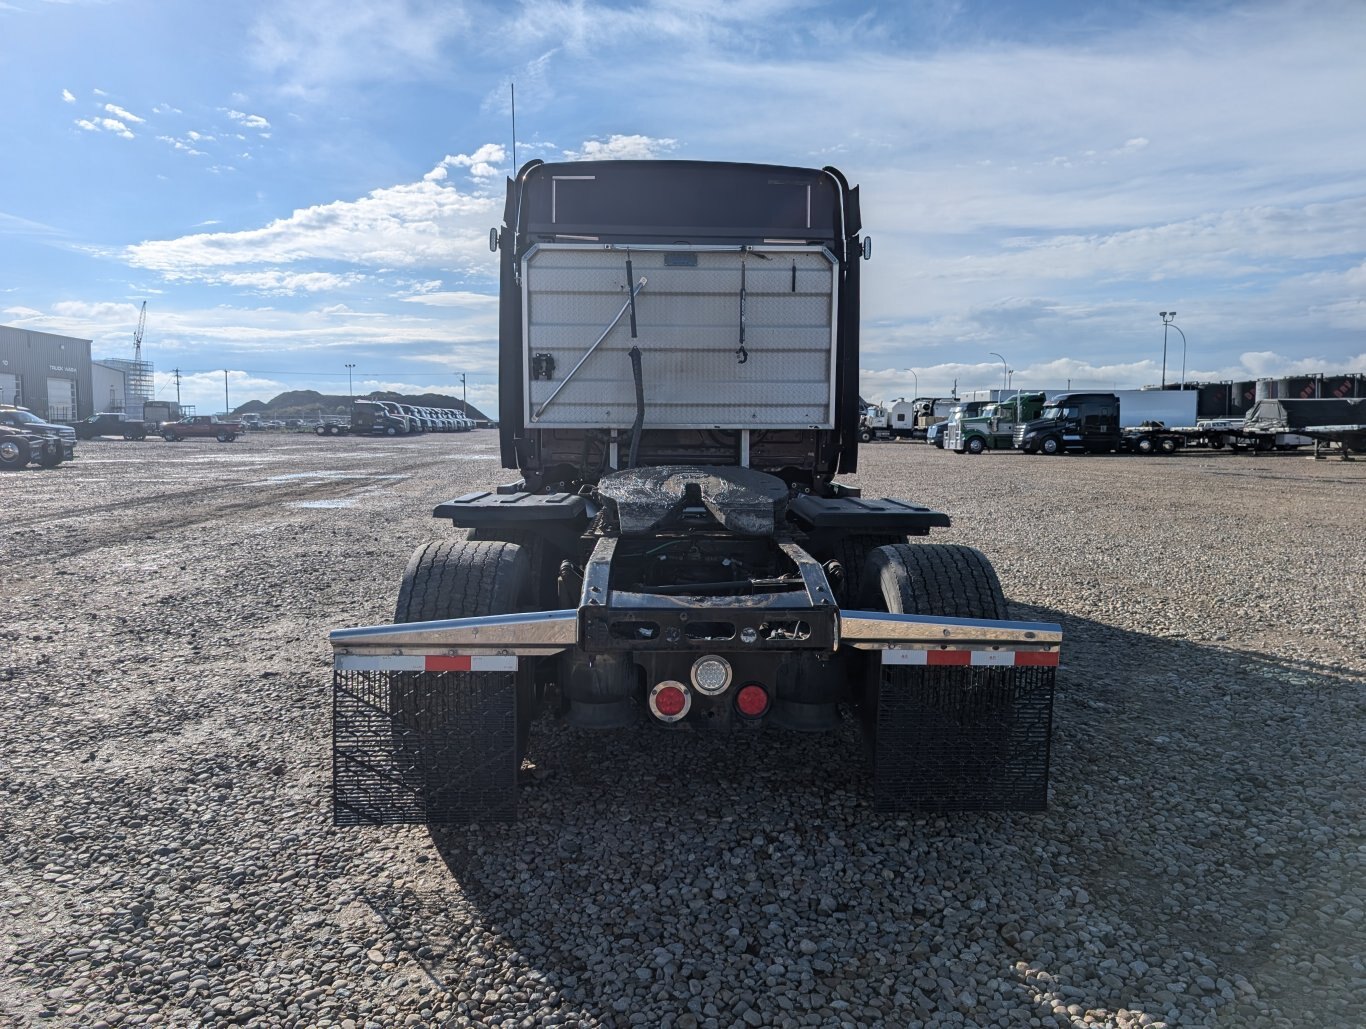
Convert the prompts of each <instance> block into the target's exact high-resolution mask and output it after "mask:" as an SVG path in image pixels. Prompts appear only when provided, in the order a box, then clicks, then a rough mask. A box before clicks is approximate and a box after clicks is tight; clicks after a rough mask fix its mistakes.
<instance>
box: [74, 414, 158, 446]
mask: <svg viewBox="0 0 1366 1029" xmlns="http://www.w3.org/2000/svg"><path fill="white" fill-rule="evenodd" d="M74 428H75V430H76V438H77V439H95V438H96V437H98V436H122V437H123V438H124V439H146V438H147V423H146V422H144V421H143V420H142V419H141V418H127V417H125V416H124V415H123V414H122V413H120V412H118V411H106V412H104V413H102V414H92V415H91V416H90V417H89V418H86V419H83V420H82V421H79V422H77V423H76V424H75V426H74Z"/></svg>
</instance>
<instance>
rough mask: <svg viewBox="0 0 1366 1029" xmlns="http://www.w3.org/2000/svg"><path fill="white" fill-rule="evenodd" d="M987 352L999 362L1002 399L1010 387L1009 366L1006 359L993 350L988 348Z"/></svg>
mask: <svg viewBox="0 0 1366 1029" xmlns="http://www.w3.org/2000/svg"><path fill="white" fill-rule="evenodd" d="M987 353H988V354H990V355H991V356H992V357H994V358H996V359H997V360H999V361H1000V362H1001V399H1002V400H1004V399H1005V398H1006V397H1005V395H1006V392H1007V391H1008V390H1009V389H1010V367H1009V366H1008V365H1007V364H1006V359H1005V358H1004V357H1002V356H1001V355H1000V354H998V353H996V351H994V350H988V351H987Z"/></svg>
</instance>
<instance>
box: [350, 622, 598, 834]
mask: <svg viewBox="0 0 1366 1029" xmlns="http://www.w3.org/2000/svg"><path fill="white" fill-rule="evenodd" d="M576 617H577V613H576V612H574V611H566V612H544V613H538V614H531V615H498V616H493V617H489V618H460V619H451V620H449V621H439V622H412V623H408V624H404V625H386V626H372V627H369V628H362V629H344V630H340V631H338V632H334V633H333V634H332V646H333V673H332V818H333V821H334V822H335V823H336V824H337V825H395V824H402V823H413V824H418V823H429V824H447V825H465V824H471V823H475V822H494V821H499V822H510V821H513V820H515V819H516V817H517V771H518V765H519V764H520V763H521V752H522V750H523V748H524V746H525V732H526V727H527V726H526V722H527V715H528V714H529V712H530V700H531V697H530V692H531V689H532V669H531V666H532V663H533V662H534V660H535V658H536V657H537V656H539V655H543V654H547V653H555V652H557V651H558V650H560V649H563V645H564V644H562V643H559V642H558V641H560V640H562V639H565V638H568V639H569V640H571V641H572V639H573V633H574V631H575V619H576Z"/></svg>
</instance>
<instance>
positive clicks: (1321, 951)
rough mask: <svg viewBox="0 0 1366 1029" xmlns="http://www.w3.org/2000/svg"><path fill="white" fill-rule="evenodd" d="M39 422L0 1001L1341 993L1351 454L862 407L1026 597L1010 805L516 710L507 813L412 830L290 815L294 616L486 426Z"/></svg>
mask: <svg viewBox="0 0 1366 1029" xmlns="http://www.w3.org/2000/svg"><path fill="white" fill-rule="evenodd" d="M79 453H80V458H79V460H78V461H77V462H76V463H75V464H73V465H70V466H66V467H63V468H61V469H58V470H55V471H51V472H41V471H24V472H20V473H12V474H7V475H5V476H4V477H3V483H2V485H3V499H0V567H2V568H3V569H4V571H3V572H0V577H2V578H3V583H4V593H5V596H6V598H7V600H8V603H7V605H6V606H5V611H4V617H3V620H0V644H2V647H3V650H2V651H0V653H3V660H0V682H2V683H3V685H4V689H3V690H2V691H0V724H3V726H4V729H3V747H0V784H2V786H3V788H2V789H0V856H3V873H0V874H2V875H3V890H0V904H2V905H3V912H2V913H0V918H2V919H3V930H0V1022H5V1023H7V1024H14V1025H21V1026H27V1025H39V1024H46V1025H52V1024H57V1025H96V1026H100V1025H137V1024H146V1025H177V1026H179V1025H197V1024H228V1023H237V1024H257V1025H310V1026H311V1025H320V1026H325V1025H342V1026H376V1027H388V1026H397V1025H438V1024H441V1025H446V1024H449V1025H495V1024H497V1025H555V1024H580V1025H611V1026H616V1025H647V1026H675V1027H682V1026H725V1027H729V1026H795V1025H820V1026H827V1025H856V1026H860V1025H885V1026H898V1027H899V1026H914V1025H921V1024H925V1025H978V1026H1003V1027H1005V1026H1010V1027H1014V1026H1025V1025H1035V1026H1080V1025H1110V1026H1121V1027H1127V1026H1140V1025H1149V1026H1160V1025H1164V1024H1165V1025H1168V1026H1205V1025H1219V1026H1243V1025H1247V1026H1315V1027H1327V1026H1358V1025H1360V1024H1361V1020H1362V1012H1363V1011H1366V970H1364V969H1363V954H1366V934H1364V932H1363V924H1364V923H1366V919H1363V908H1364V907H1366V896H1364V895H1363V894H1364V893H1366V891H1364V890H1363V878H1364V877H1363V873H1362V867H1363V858H1366V847H1364V846H1363V834H1362V826H1363V804H1362V785H1361V784H1362V768H1363V766H1364V765H1363V759H1362V739H1363V736H1362V727H1363V718H1362V709H1363V704H1362V686H1363V684H1364V683H1366V626H1364V625H1363V616H1362V597H1363V596H1364V595H1366V540H1364V539H1363V531H1362V529H1363V524H1366V518H1363V511H1364V510H1366V461H1358V462H1355V463H1341V462H1338V461H1336V460H1334V461H1325V462H1315V461H1312V460H1309V459H1307V458H1305V457H1303V456H1301V455H1260V456H1252V455H1234V454H1230V453H1195V452H1192V453H1187V454H1182V455H1179V456H1176V457H1172V458H1136V457H1066V458H1045V457H1024V456H1021V455H1016V454H990V453H989V454H987V455H984V456H982V457H980V458H972V457H960V456H957V455H954V454H951V453H944V452H942V451H937V450H933V449H931V448H927V447H925V446H922V445H917V444H882V445H874V446H871V447H865V448H864V463H865V466H866V467H865V472H864V474H862V475H861V476H859V477H857V478H856V480H855V481H856V482H858V484H859V485H862V486H863V487H864V489H865V490H866V491H867V492H868V493H870V494H877V495H888V496H898V497H905V498H908V499H913V500H917V501H921V502H924V503H928V504H931V505H934V506H938V507H941V508H942V509H944V510H947V511H949V512H950V513H951V514H952V515H953V516H954V519H955V526H954V528H953V529H952V530H950V531H948V532H944V533H942V534H940V535H939V538H940V539H942V540H944V541H949V542H962V543H968V544H972V545H974V546H978V547H981V548H982V549H983V550H984V551H985V552H986V553H987V554H989V555H990V556H991V557H992V559H993V560H994V561H995V562H996V564H997V567H998V569H999V571H1000V574H1001V578H1002V581H1003V583H1004V585H1005V588H1006V592H1007V594H1008V595H1009V596H1010V598H1011V600H1012V604H1013V606H1014V608H1015V613H1016V614H1017V615H1018V616H1021V617H1027V618H1041V619H1050V620H1053V619H1056V620H1060V621H1061V622H1062V623H1063V624H1064V627H1065V630H1066V632H1067V638H1066V642H1065V644H1064V655H1063V660H1064V666H1063V668H1062V670H1061V672H1060V675H1059V680H1058V695H1057V710H1056V729H1055V734H1054V743H1053V774H1052V800H1051V809H1050V810H1049V811H1048V813H1046V814H1032V815H958V816H952V817H933V818H893V817H886V816H877V815H874V814H873V813H872V811H871V810H870V806H869V801H868V778H867V773H866V771H865V769H864V767H863V764H862V761H861V755H860V751H859V745H858V742H857V740H856V739H855V737H854V735H853V733H852V732H851V731H846V732H843V733H839V734H836V735H833V736H822V737H804V736H800V737H799V736H789V735H786V734H782V733H777V732H773V733H766V734H762V735H759V736H757V737H745V738H743V739H741V740H739V741H737V740H735V739H732V738H730V737H729V736H720V735H717V736H706V735H703V736H700V737H694V736H691V735H684V734H666V733H660V732H652V731H648V730H646V729H641V730H637V731H629V732H626V731H620V732H611V733H604V734H587V733H581V732H577V731H573V730H570V729H567V728H565V727H563V726H555V725H551V724H543V725H538V726H537V731H536V732H535V733H534V735H533V738H532V744H531V753H530V760H531V763H532V765H534V767H533V768H530V769H528V770H525V771H524V778H525V780H526V781H525V783H524V785H523V787H522V789H523V803H522V820H521V821H520V822H518V823H517V824H516V825H513V826H497V827H493V828H488V827H485V828H482V829H465V830H457V831H440V832H429V831H427V830H426V829H422V828H400V829H361V830H356V829H350V830H341V829H335V828H333V827H332V826H331V825H330V823H329V818H330V809H329V786H330V780H329V774H330V773H329V743H330V736H329V732H330V723H329V703H328V701H329V689H330V674H329V650H328V647H327V644H326V635H325V634H326V632H327V630H328V629H330V628H334V627H340V626H347V625H360V624H372V623H377V622H383V621H387V620H388V619H389V617H390V614H391V612H392V605H393V600H394V596H395V594H396V593H397V588H398V581H399V577H400V575H401V572H402V569H403V566H404V563H405V561H406V559H407V555H408V554H409V552H410V551H411V550H412V548H413V547H414V546H416V545H417V544H418V543H419V542H422V541H424V540H426V539H428V538H430V537H432V536H440V535H449V534H451V533H452V532H453V531H454V530H452V529H451V528H450V527H449V525H445V524H443V523H439V522H434V521H433V520H432V519H431V518H430V517H429V513H430V510H431V508H432V507H433V506H434V505H435V504H436V503H437V502H439V501H441V500H444V499H447V498H449V497H451V496H455V495H458V494H460V493H463V492H466V491H469V490H472V489H475V488H481V487H487V486H488V485H490V484H492V483H495V482H499V481H504V480H505V479H506V478H509V477H510V476H509V474H508V473H507V472H504V471H503V470H501V469H500V468H499V467H498V462H497V459H496V438H495V434H494V433H491V432H479V433H475V434H473V435H468V436H454V437H452V436H427V437H423V438H419V439H414V440H408V441H388V440H361V441H347V440H345V439H341V440H332V439H318V438H315V437H311V436H276V437H264V436H251V437H248V438H245V439H242V440H239V441H238V442H237V443H235V444H229V445H222V444H217V443H215V442H213V441H203V442H186V443H181V444H175V445H172V444H165V443H161V442H159V441H148V442H145V443H126V442H123V441H116V440H109V441H100V442H93V443H83V444H81V445H80V448H79Z"/></svg>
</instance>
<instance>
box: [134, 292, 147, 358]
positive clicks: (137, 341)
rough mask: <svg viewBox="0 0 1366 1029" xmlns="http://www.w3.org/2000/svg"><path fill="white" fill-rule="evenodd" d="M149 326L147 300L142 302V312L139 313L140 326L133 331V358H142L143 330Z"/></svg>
mask: <svg viewBox="0 0 1366 1029" xmlns="http://www.w3.org/2000/svg"><path fill="white" fill-rule="evenodd" d="M145 328H147V301H145V300H144V301H143V302H142V313H141V314H140V315H138V328H137V331H136V332H134V333H133V360H134V361H141V360H142V330H143V329H145Z"/></svg>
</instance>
